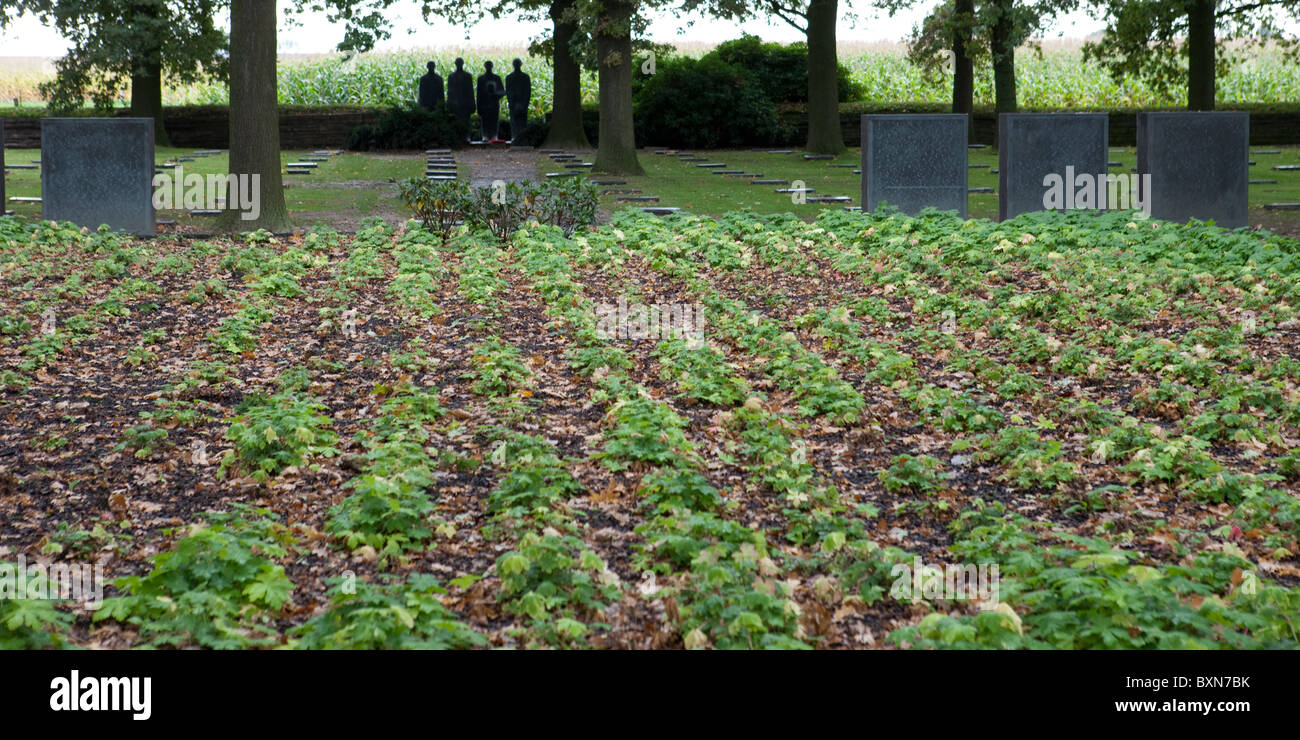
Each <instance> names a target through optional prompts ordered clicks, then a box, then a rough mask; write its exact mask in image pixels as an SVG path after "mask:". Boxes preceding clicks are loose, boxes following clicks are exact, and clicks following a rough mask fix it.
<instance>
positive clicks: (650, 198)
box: [615, 195, 659, 203]
mask: <svg viewBox="0 0 1300 740" xmlns="http://www.w3.org/2000/svg"><path fill="white" fill-rule="evenodd" d="M615 200H617V201H618V202H620V203H658V202H659V196H657V195H623V196H619V197H618V198H615Z"/></svg>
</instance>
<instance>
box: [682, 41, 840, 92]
mask: <svg viewBox="0 0 1300 740" xmlns="http://www.w3.org/2000/svg"><path fill="white" fill-rule="evenodd" d="M703 58H704V59H710V58H716V59H719V60H721V61H723V62H726V63H728V64H734V65H737V66H739V67H742V68H744V69H746V70H748V71H750V72H752V73H753V75H754V78H755V80H756V81H757V82H758V84H759V87H761V88H762V90H763V93H764V94H765V95H767V97H768V99H769V100H771V101H772V102H773V103H807V102H808V44H806V43H804V42H802V41H800V42H797V43H793V44H789V45H784V46H783V45H781V44H777V43H764V42H763V40H762V39H760V38H759V37H757V36H748V35H746V36H741V37H740V38H738V39H735V40H732V41H726V42H723V43H721V44H718V45H717V47H715V48H714V49H713V51H711V52H709V53H708V54H705V55H704V57H703ZM835 80H836V87H837V88H838V92H839V100H840V102H847V101H851V100H859V99H860V98H861V97H862V96H863V94H864V92H865V90H864V89H863V86H862V84H861V83H857V82H854V81H853V76H852V74H851V73H850V72H849V68H848V67H845V66H844V65H843V64H840V65H837V69H836V75H835Z"/></svg>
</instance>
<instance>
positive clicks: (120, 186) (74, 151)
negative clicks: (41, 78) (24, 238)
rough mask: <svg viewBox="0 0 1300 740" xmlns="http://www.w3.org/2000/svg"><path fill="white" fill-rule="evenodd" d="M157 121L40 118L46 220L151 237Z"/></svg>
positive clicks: (44, 214) (42, 192) (42, 186)
mask: <svg viewBox="0 0 1300 740" xmlns="http://www.w3.org/2000/svg"><path fill="white" fill-rule="evenodd" d="M153 137H154V133H153V119H152V118H43V119H41V206H42V215H43V217H44V218H45V219H47V220H55V221H71V222H73V223H75V224H77V225H79V226H84V227H86V228H89V229H95V228H98V227H99V226H100V224H108V226H109V227H110V228H112V229H114V230H117V231H127V232H130V233H133V234H140V235H149V234H153V233H154V232H155V229H154V209H153V176H154V164H153V157H154V151H153Z"/></svg>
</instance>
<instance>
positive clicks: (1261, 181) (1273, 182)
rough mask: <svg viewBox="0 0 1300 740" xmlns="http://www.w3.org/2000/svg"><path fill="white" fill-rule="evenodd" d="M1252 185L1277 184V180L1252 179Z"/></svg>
mask: <svg viewBox="0 0 1300 740" xmlns="http://www.w3.org/2000/svg"><path fill="white" fill-rule="evenodd" d="M1250 184H1251V185H1276V184H1277V180H1251V181H1250Z"/></svg>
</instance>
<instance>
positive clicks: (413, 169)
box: [5, 147, 1300, 236]
mask: <svg viewBox="0 0 1300 740" xmlns="http://www.w3.org/2000/svg"><path fill="white" fill-rule="evenodd" d="M1251 150H1252V152H1254V151H1259V150H1276V151H1279V152H1280V153H1279V154H1252V155H1251V158H1252V160H1253V161H1255V164H1254V165H1252V166H1251V168H1250V177H1251V179H1253V180H1276V181H1277V184H1276V185H1252V186H1250V212H1251V221H1250V222H1251V225H1252V226H1263V227H1265V228H1268V229H1270V230H1273V231H1276V232H1278V233H1284V234H1288V235H1291V236H1297V235H1300V211H1270V210H1265V209H1264V208H1263V205H1264V204H1265V203H1278V202H1298V201H1300V171H1275V170H1273V169H1272V168H1273V167H1274V166H1275V165H1280V164H1300V148H1297V147H1286V148H1283V147H1252V148H1251ZM191 154H192V150H190V149H180V148H174V147H172V148H160V149H159V150H158V151H157V161H158V162H159V163H161V162H164V161H166V160H167V159H170V158H174V157H181V156H189V155H191ZM305 154H310V152H305V151H289V152H284V153H283V154H282V156H281V160H282V162H285V163H287V162H292V161H295V160H296V159H297V158H298V157H300V156H303V155H305ZM697 154H698V155H699V156H703V157H708V159H709V161H710V162H723V163H725V164H726V165H727V167H726V168H724V169H727V170H744V171H745V172H746V173H761V174H762V175H763V176H764V179H782V180H786V181H788V182H793V181H795V180H802V181H803V182H804V185H805V186H806V187H810V188H813V189H814V191H815V192H814V193H812V194H811V195H847V196H849V197H851V198H852V199H853V200H852V201H851V202H850V203H848V204H845V205H854V206H858V205H861V202H860V200H861V176H859V175H856V174H853V170H854V169H856V168H858V167H859V166H860V164H861V150H860V149H850V150H848V151H847V152H845V153H844V154H843V155H841V156H839V157H837V158H836V159H835V160H833V161H830V162H828V161H807V160H805V159H804V158H803V152H802V151H800V150H794V153H792V154H767V153H766V151H763V150H715V151H707V152H704V151H701V152H697ZM538 156H539V158H540V159H542V160H543V165H542V166H541V167H540V168H539V169H540V171H543V172H546V171H563V168H562V167H560V165H558V164H554V163H551V162H550V161H547V160H545V158H544V157H541V155H538ZM584 156H585V157H586V158H587V159H588V160H590V159H591V158H592V157H591V153H584ZM5 158H6V160H5V161H6V162H8V163H9V164H26V163H28V162H31V161H33V160H36V159H39V158H40V151H39V150H35V149H10V150H8V151H6V152H5ZM1110 158H1111V161H1113V162H1118V163H1119V165H1118V166H1117V167H1112V168H1111V170H1112V171H1113V172H1129V171H1131V169H1132V168H1133V167H1134V166H1136V164H1137V155H1136V150H1135V149H1133V148H1128V149H1124V150H1121V151H1113V152H1112V153H1111V155H1110ZM227 161H228V159H227V156H226V155H225V154H221V155H216V156H211V157H205V158H199V159H196V160H195V161H193V162H184V163H182V164H183V165H184V167H185V172H186V173H187V174H189V173H198V174H203V175H206V174H213V173H223V172H226V170H227ZM640 161H641V165H642V167H644V168H645V170H646V174H645V176H642V177H626V176H603V175H600V174H599V173H593V174H592V177H593V178H596V179H616V180H625V181H626V184H624V185H611V186H608V187H609V189H620V190H640V191H641V193H640V194H641V195H653V196H658V197H659V202H658V203H657V205H663V206H677V207H679V208H681V209H683V210H687V211H691V212H693V213H697V214H703V215H718V214H722V213H725V212H727V211H732V210H736V209H740V208H750V209H753V210H754V211H756V212H759V213H786V212H791V213H794V214H796V215H798V216H800V217H802V218H804V219H805V220H810V219H813V218H816V216H817V214H818V213H819V212H820V211H821V210H822V209H824V208H836V209H838V208H841V207H842V205H840V204H824V203H804V204H796V203H794V202H793V201H792V199H791V196H790V195H788V194H782V193H777V192H775V191H776V189H777V188H778V187H788V185H786V186H781V185H752V184H750V182H749V180H748V179H746V178H739V177H731V176H727V175H715V174H712V170H711V169H705V168H700V167H696V166H695V165H696V164H697V163H695V162H682V161H679V160H678V158H677V157H676V156H668V155H660V154H654V153H653V152H652V151H651V150H642V152H641V155H640ZM423 162H424V156H423V154H421V153H417V152H404V153H355V152H349V153H345V154H342V155H340V156H337V157H333V158H331V159H330V160H329V161H327V162H322V163H320V166H319V167H318V168H317V169H316V171H315V172H314V173H313V174H311V175H306V176H300V175H286V176H285V180H284V181H285V183H286V184H288V186H289V188H288V190H287V192H286V197H287V199H288V205H289V213H290V216H291V217H292V218H293V219H294V220H295V222H297V223H298V224H299V225H302V226H309V225H311V224H312V223H315V222H317V221H324V222H327V223H330V224H331V225H332V226H333V227H334V228H336V229H340V230H344V231H355V230H356V228H357V224H358V223H359V222H360V221H361V219H363V218H366V217H368V216H380V217H383V218H386V219H388V220H389V221H401V220H403V219H404V218H405V217H406V216H407V215H408V214H407V212H406V211H405V209H404V208H403V207H402V205H401V203H400V202H399V201H398V200H397V189H396V187H395V185H393V184H392V183H390V182H389V180H403V179H405V178H408V177H418V176H419V175H420V174H421V173H422V172H423V167H424V164H423ZM970 164H971V165H972V169H971V170H970V187H972V188H981V187H990V188H993V189H994V191H995V192H993V193H972V194H971V195H970V216H971V217H972V218H996V217H997V211H998V200H997V198H998V196H997V193H996V190H997V187H998V176H997V174H996V173H995V172H994V171H995V170H996V169H997V167H998V155H997V151H996V150H995V149H992V148H986V149H972V150H971V151H970ZM832 165H852V167H840V166H832ZM458 170H459V173H460V176H461V177H462V178H468V177H469V175H470V170H469V167H468V166H467V165H466V164H465V163H464V162H462V163H461V164H459V165H458ZM6 187H7V188H8V195H10V196H27V197H31V196H38V195H40V172H39V171H38V170H13V171H11V172H10V173H9V174H8V175H6ZM604 189H606V188H602V190H604ZM618 197H619V195H617V194H611V195H604V196H602V197H601V206H602V208H603V209H605V210H606V211H608V212H613V211H617V210H620V209H622V208H624V207H626V206H628V205H629V204H628V203H623V202H619V201H618ZM647 205H648V204H647ZM7 208H8V209H9V210H13V211H15V213H16V214H17V215H20V216H32V217H39V216H40V205H39V204H31V203H12V204H7ZM158 218H159V219H161V220H172V221H176V222H177V223H178V225H179V227H180V228H182V229H185V230H190V231H207V230H208V229H209V227H210V224H211V219H210V218H208V217H203V216H199V217H191V216H190V215H189V213H188V211H185V210H164V211H160V212H159V214H158Z"/></svg>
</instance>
